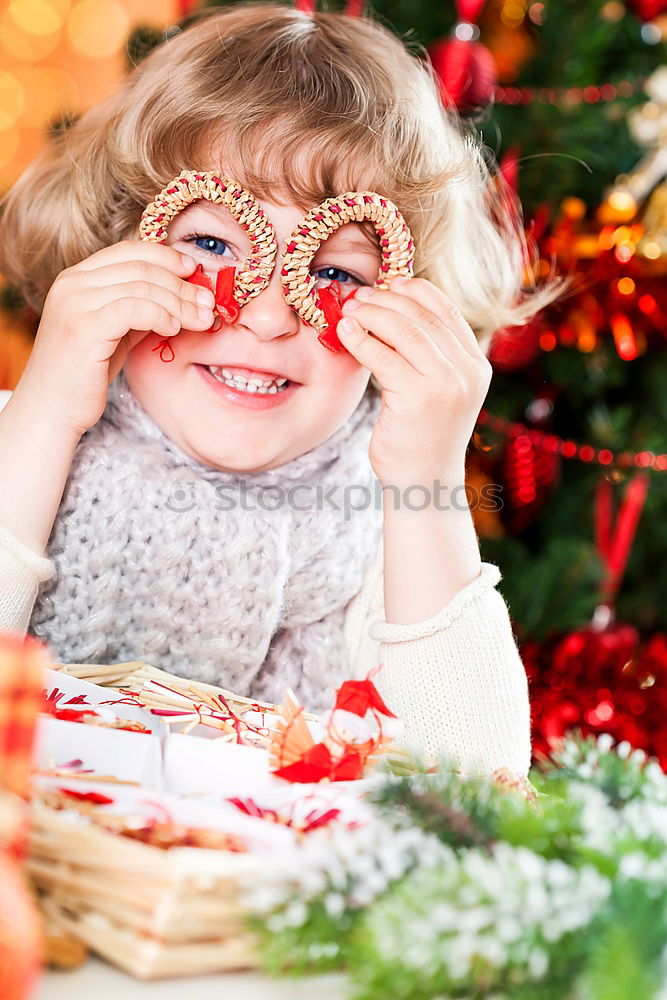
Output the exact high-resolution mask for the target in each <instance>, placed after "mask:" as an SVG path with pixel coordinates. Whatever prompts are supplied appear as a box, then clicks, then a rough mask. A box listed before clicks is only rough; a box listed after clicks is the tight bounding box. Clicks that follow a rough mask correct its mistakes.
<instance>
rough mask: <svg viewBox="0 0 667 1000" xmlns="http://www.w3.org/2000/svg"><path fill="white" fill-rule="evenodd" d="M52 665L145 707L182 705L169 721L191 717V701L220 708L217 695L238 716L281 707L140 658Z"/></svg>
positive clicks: (276, 711) (193, 714)
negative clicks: (131, 696)
mask: <svg viewBox="0 0 667 1000" xmlns="http://www.w3.org/2000/svg"><path fill="white" fill-rule="evenodd" d="M52 666H53V669H54V670H59V671H60V672H61V673H64V674H68V675H70V676H71V677H77V678H78V679H79V680H86V681H89V682H90V683H91V684H97V685H99V686H101V687H109V688H113V689H115V690H118V691H121V692H123V691H128V692H130V693H132V694H135V695H137V697H138V702H140V703H141V705H142V706H145V707H146V708H158V709H160V708H174V709H176V708H183V710H184V711H183V716H184V718H182V719H178V718H177V717H173V718H172V719H171V721H172V722H177V721H181V722H183V721H189V720H193V719H194V718H195V717H196V715H197V713H196V712H195V711H193V703H198V704H201V705H204V704H208V705H210V706H211V707H212V708H215V709H216V711H218V712H220V711H221V706H220V704H219V703H217V702H216V699H220V698H222V699H224V701H225V702H227V704H228V705H229V707H230V708H231V709H233V711H234V713H235V714H236V715H239V716H241V717H243V715H244V714H245V713H246V712H259V713H264V714H266V715H270V716H278V715H280V707H279V706H277V705H272V704H271V703H269V702H263V701H255V700H254V699H253V698H246V697H245V696H243V695H239V694H234V693H233V692H232V691H228V690H227V689H226V688H222V687H217V686H216V685H215V684H206V683H204V682H199V681H198V682H197V683H196V684H195V683H193V682H192V681H190V680H188V678H186V677H177V676H176V675H175V674H170V673H167V671H166V670H160V669H159V668H158V667H153V666H151V665H150V664H149V663H144V662H143V661H142V660H131V661H129V662H127V663H114V664H99V663H54V664H53V665H52ZM211 696H212V698H211ZM303 716H304V718H305V719H308V720H310V721H314V720H316V719H317V716H316V715H313V714H312V713H311V712H304V713H303Z"/></svg>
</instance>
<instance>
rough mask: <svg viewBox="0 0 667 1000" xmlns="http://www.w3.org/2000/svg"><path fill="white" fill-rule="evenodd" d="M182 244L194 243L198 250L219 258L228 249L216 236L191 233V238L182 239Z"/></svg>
mask: <svg viewBox="0 0 667 1000" xmlns="http://www.w3.org/2000/svg"><path fill="white" fill-rule="evenodd" d="M184 242H186V243H194V244H195V245H196V246H198V247H199V249H200V250H205V251H206V253H212V254H215V255H216V256H217V257H221V256H222V255H223V254H224V252H225V250H227V249H229V248H228V245H227V243H226V242H225V240H221V239H220V238H219V237H218V236H203V235H200V234H198V233H193V235H192V236H186V237H184Z"/></svg>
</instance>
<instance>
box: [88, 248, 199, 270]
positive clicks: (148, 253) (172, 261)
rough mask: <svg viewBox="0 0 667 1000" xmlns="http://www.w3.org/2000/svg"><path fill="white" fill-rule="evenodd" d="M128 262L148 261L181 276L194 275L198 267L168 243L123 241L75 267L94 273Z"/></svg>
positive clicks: (188, 257) (192, 258) (190, 258)
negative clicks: (105, 266) (110, 265)
mask: <svg viewBox="0 0 667 1000" xmlns="http://www.w3.org/2000/svg"><path fill="white" fill-rule="evenodd" d="M127 261H147V262H148V263H153V264H157V265H158V266H160V267H165V268H168V270H170V271H173V272H174V273H175V274H180V275H189V274H192V272H193V271H194V269H195V267H196V266H197V262H196V260H195V259H194V257H190V256H189V254H184V253H181V252H180V251H178V250H175V249H174V247H170V246H167V244H166V243H152V242H150V241H149V240H121V241H120V243H114V244H113V245H112V246H110V247H103V248H102V249H101V250H98V251H96V253H94V254H91V255H90V257H86V259H85V260H82V261H81V262H80V263H79V264H75V265H74V266H75V267H76V268H77V269H78V270H81V271H92V270H95V268H98V267H102V266H104V265H105V264H114V263H123V262H127Z"/></svg>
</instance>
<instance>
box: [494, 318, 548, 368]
mask: <svg viewBox="0 0 667 1000" xmlns="http://www.w3.org/2000/svg"><path fill="white" fill-rule="evenodd" d="M541 333H542V324H541V322H539V320H531V321H530V322H529V323H526V324H524V325H523V326H503V327H500V328H499V329H498V330H496V332H495V333H494V334H493V337H492V339H491V345H490V347H489V354H488V357H489V361H490V362H491V364H492V365H493V367H494V368H495V369H496V370H497V371H501V372H514V371H517V370H518V369H519V368H525V367H526V366H527V365H529V364H531V362H533V361H534V360H535V358H536V357H537V356H538V355H539V353H540V334H541Z"/></svg>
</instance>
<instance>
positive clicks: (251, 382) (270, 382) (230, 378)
mask: <svg viewBox="0 0 667 1000" xmlns="http://www.w3.org/2000/svg"><path fill="white" fill-rule="evenodd" d="M208 370H209V371H210V373H211V375H213V376H214V378H216V379H217V380H218V382H222V383H223V384H224V385H231V386H233V388H235V389H241V390H243V391H244V392H249V393H254V392H259V393H260V394H261V395H267V394H268V393H271V394H274V393H277V392H283V391H284V388H285V387H286V385H287V382H288V379H286V378H277V379H260V378H248V379H246V378H245V377H244V376H243V375H235V374H233V373H232V372H231V371H230V370H229V368H220V367H219V366H218V365H208Z"/></svg>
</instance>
